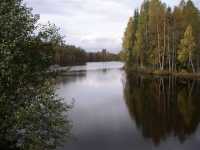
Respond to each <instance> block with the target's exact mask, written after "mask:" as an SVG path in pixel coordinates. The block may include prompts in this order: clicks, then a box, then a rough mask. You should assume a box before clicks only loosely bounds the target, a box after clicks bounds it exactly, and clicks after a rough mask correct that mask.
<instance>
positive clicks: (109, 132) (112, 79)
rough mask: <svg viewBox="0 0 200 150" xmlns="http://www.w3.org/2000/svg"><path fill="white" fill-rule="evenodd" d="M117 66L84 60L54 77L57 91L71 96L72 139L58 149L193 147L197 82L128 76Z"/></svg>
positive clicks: (199, 97)
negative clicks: (81, 64)
mask: <svg viewBox="0 0 200 150" xmlns="http://www.w3.org/2000/svg"><path fill="white" fill-rule="evenodd" d="M122 66H123V64H122V63H118V62H109V63H88V64H87V65H86V66H82V67H81V66H77V67H74V68H71V69H72V71H73V72H74V74H70V75H68V76H64V77H62V78H60V79H59V80H58V83H57V86H58V88H59V89H58V91H57V92H58V94H59V95H60V96H62V97H64V98H65V99H66V101H67V102H70V101H75V103H74V108H73V109H72V110H71V113H70V119H71V120H72V122H73V129H72V133H73V136H74V137H75V138H74V139H72V140H71V141H70V142H69V143H67V144H65V146H64V148H63V149H67V150H123V149H124V150H133V149H136V150H198V149H199V147H200V128H199V121H200V91H199V89H200V82H199V81H195V80H183V79H175V78H172V77H165V78H161V77H151V76H141V75H135V74H129V75H127V74H125V72H124V71H123V70H122V69H120V68H121V67H122ZM80 70H81V71H80Z"/></svg>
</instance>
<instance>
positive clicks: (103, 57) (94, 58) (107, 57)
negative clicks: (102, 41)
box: [87, 49, 120, 62]
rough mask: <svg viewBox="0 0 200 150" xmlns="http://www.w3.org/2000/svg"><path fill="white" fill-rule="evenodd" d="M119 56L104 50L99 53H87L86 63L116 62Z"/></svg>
mask: <svg viewBox="0 0 200 150" xmlns="http://www.w3.org/2000/svg"><path fill="white" fill-rule="evenodd" d="M119 59H120V58H119V55H118V54H114V53H110V52H108V51H107V50H106V49H103V50H102V51H100V52H88V53H87V61H89V62H98V61H118V60H119Z"/></svg>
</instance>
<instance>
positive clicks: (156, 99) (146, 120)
mask: <svg viewBox="0 0 200 150" xmlns="http://www.w3.org/2000/svg"><path fill="white" fill-rule="evenodd" d="M199 89H200V81H198V80H188V79H187V80H186V79H179V78H175V77H151V76H142V75H136V74H128V75H127V79H126V83H125V86H124V97H125V101H126V104H127V107H128V110H129V113H130V116H131V118H132V119H133V120H134V122H135V123H136V125H137V128H138V129H139V130H140V131H141V132H142V135H143V136H144V137H145V138H150V139H152V141H153V143H154V144H155V145H159V144H160V142H161V141H165V140H166V139H167V138H168V137H171V136H174V137H177V138H178V139H179V141H180V142H181V143H184V142H185V141H186V140H187V138H188V137H189V136H190V135H191V134H193V133H194V132H195V131H196V130H197V127H198V124H199V121H200V109H199V108H200V99H199V97H200V92H199Z"/></svg>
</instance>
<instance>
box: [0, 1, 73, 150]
mask: <svg viewBox="0 0 200 150" xmlns="http://www.w3.org/2000/svg"><path fill="white" fill-rule="evenodd" d="M0 18H1V19H0V26H1V28H0V70H1V71H0V93H1V95H0V122H1V124H0V149H7V150H9V149H20V150H38V149H44V150H45V149H55V148H56V146H57V145H58V144H61V143H62V140H63V139H64V138H65V137H68V136H69V131H70V128H71V125H70V123H69V121H68V119H67V116H66V113H67V111H68V110H69V107H68V106H67V105H66V104H65V103H64V102H63V101H62V99H60V98H58V96H57V95H56V94H55V89H54V87H53V82H52V81H53V80H52V79H51V76H50V75H49V74H48V68H49V66H50V64H51V60H52V54H51V50H49V49H51V47H52V44H51V43H49V42H44V41H43V39H44V38H42V37H43V36H40V35H46V34H45V32H44V34H43V33H42V32H43V31H42V32H40V33H39V36H35V35H34V34H33V33H34V30H35V29H36V26H35V23H36V21H37V20H38V18H39V17H38V16H34V15H33V14H32V13H31V9H29V8H27V7H26V6H25V5H24V4H23V2H22V0H1V1H0ZM50 35H51V34H50ZM50 35H47V36H46V37H45V38H46V39H51V37H48V36H50Z"/></svg>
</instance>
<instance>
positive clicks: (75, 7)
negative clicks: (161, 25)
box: [25, 0, 179, 52]
mask: <svg viewBox="0 0 200 150" xmlns="http://www.w3.org/2000/svg"><path fill="white" fill-rule="evenodd" d="M142 1H143V0H25V2H26V4H27V5H28V6H30V7H32V8H33V13H36V14H40V17H41V19H40V22H41V23H47V22H48V21H50V22H53V23H55V24H56V25H57V26H59V27H60V28H61V31H62V33H63V34H64V35H65V36H66V42H67V43H69V44H75V45H76V46H80V47H82V48H84V49H86V50H88V51H97V50H101V49H102V48H106V49H108V50H111V51H113V52H116V51H119V50H120V49H121V43H122V40H121V39H122V36H123V33H124V30H125V27H126V24H127V21H128V18H129V17H130V16H131V15H132V14H133V11H134V9H135V8H138V7H139V6H140V4H141V3H142ZM166 2H167V3H168V4H170V5H174V4H176V3H177V2H179V0H175V1H174V0H168V1H166Z"/></svg>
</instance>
